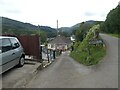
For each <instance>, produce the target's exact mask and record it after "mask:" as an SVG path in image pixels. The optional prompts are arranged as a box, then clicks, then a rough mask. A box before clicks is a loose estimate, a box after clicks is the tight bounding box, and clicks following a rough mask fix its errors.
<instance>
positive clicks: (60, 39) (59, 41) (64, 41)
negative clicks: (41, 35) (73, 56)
mask: <svg viewBox="0 0 120 90" xmlns="http://www.w3.org/2000/svg"><path fill="white" fill-rule="evenodd" d="M49 43H50V44H70V43H71V40H70V39H68V38H66V37H64V36H61V35H58V36H57V37H55V38H54V39H53V40H52V41H50V42H49Z"/></svg>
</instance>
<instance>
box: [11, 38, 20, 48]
mask: <svg viewBox="0 0 120 90" xmlns="http://www.w3.org/2000/svg"><path fill="white" fill-rule="evenodd" d="M10 41H11V43H12V47H13V49H16V48H18V47H19V46H20V45H19V43H18V41H17V40H16V39H14V38H12V39H10Z"/></svg>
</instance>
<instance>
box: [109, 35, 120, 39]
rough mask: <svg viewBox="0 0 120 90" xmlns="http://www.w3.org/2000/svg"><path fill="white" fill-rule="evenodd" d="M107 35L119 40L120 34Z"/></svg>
mask: <svg viewBox="0 0 120 90" xmlns="http://www.w3.org/2000/svg"><path fill="white" fill-rule="evenodd" d="M109 35H111V36H114V37H117V38H120V34H109Z"/></svg>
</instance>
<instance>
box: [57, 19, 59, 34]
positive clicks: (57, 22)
mask: <svg viewBox="0 0 120 90" xmlns="http://www.w3.org/2000/svg"><path fill="white" fill-rule="evenodd" d="M58 33H59V31H58V20H57V35H58Z"/></svg>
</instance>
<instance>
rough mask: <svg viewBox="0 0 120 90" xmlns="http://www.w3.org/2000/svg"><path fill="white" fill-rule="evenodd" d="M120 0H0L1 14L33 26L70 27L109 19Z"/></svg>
mask: <svg viewBox="0 0 120 90" xmlns="http://www.w3.org/2000/svg"><path fill="white" fill-rule="evenodd" d="M118 2H119V0H0V16H3V17H8V18H11V19H14V20H18V21H22V22H27V23H31V24H34V25H43V26H51V27H53V28H56V27H57V25H56V21H57V19H58V21H59V27H70V26H73V25H75V24H77V23H80V22H82V21H87V20H100V21H103V20H105V19H106V15H107V14H108V12H109V11H110V10H112V9H113V8H115V7H116V6H117V5H118Z"/></svg>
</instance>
